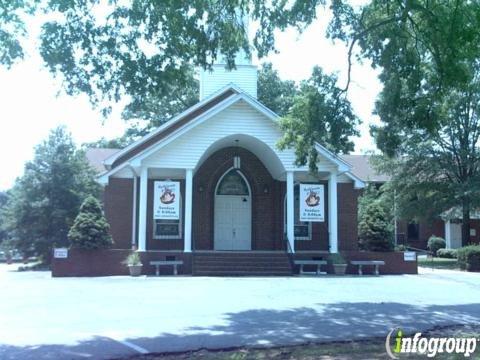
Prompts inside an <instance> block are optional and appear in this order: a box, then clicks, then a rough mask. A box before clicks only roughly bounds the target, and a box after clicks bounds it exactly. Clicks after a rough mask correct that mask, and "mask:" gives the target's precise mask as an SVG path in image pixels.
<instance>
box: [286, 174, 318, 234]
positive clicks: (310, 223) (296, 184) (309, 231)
mask: <svg viewBox="0 0 480 360" xmlns="http://www.w3.org/2000/svg"><path fill="white" fill-rule="evenodd" d="M295 188H298V193H299V194H300V184H299V183H295V184H294V186H293V194H294V196H293V201H295ZM298 201H300V197H299V198H298ZM298 205H299V207H300V204H298ZM293 209H294V211H295V204H294V206H293ZM295 215H296V216H295ZM299 217H300V214H293V226H294V228H295V226H298V225H297V224H296V223H295V218H297V219H298V218H299ZM302 222H304V223H305V222H306V223H307V224H308V236H295V240H312V222H311V221H302ZM283 233H284V234H286V233H287V194H286V193H285V197H284V199H283Z"/></svg>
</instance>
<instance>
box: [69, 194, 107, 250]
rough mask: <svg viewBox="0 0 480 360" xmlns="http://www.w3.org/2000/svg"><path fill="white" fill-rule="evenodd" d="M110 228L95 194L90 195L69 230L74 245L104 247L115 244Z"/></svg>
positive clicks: (87, 248)
mask: <svg viewBox="0 0 480 360" xmlns="http://www.w3.org/2000/svg"><path fill="white" fill-rule="evenodd" d="M109 230H110V225H109V224H108V222H107V219H105V216H104V215H103V211H102V207H101V206H100V203H99V202H98V200H97V199H96V198H94V197H93V196H89V197H87V198H86V199H85V201H84V202H83V204H82V206H81V207H80V212H79V213H78V215H77V217H76V218H75V221H74V223H73V226H72V227H71V229H70V231H69V232H68V239H69V240H70V243H71V246H72V247H76V248H79V249H85V250H96V249H104V248H108V247H110V246H111V245H112V244H113V240H112V236H111V235H110V233H109Z"/></svg>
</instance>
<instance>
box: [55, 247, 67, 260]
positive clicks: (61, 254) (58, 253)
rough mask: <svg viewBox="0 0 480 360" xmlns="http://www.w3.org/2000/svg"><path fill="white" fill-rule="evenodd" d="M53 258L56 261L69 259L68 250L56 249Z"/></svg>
mask: <svg viewBox="0 0 480 360" xmlns="http://www.w3.org/2000/svg"><path fill="white" fill-rule="evenodd" d="M53 257H54V258H55V259H66V258H68V249H67V248H55V249H53Z"/></svg>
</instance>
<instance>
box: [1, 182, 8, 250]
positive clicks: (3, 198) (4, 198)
mask: <svg viewBox="0 0 480 360" xmlns="http://www.w3.org/2000/svg"><path fill="white" fill-rule="evenodd" d="M7 201H8V193H7V192H4V191H0V245H1V244H2V243H3V242H4V241H5V240H7V231H6V230H5V220H4V216H3V211H4V208H5V206H6V204H7Z"/></svg>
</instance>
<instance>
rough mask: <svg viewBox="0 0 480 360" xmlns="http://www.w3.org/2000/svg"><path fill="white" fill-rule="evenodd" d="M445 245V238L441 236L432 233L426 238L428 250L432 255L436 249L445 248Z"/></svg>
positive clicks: (435, 253)
mask: <svg viewBox="0 0 480 360" xmlns="http://www.w3.org/2000/svg"><path fill="white" fill-rule="evenodd" d="M445 246H447V244H446V243H445V240H444V239H442V238H441V237H438V236H434V235H432V236H430V238H429V239H428V245H427V247H428V250H430V251H431V252H432V253H433V255H434V256H436V255H437V251H438V250H440V249H445Z"/></svg>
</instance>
